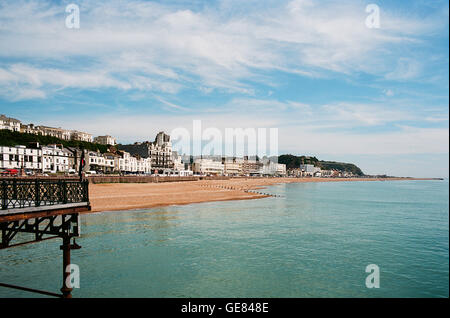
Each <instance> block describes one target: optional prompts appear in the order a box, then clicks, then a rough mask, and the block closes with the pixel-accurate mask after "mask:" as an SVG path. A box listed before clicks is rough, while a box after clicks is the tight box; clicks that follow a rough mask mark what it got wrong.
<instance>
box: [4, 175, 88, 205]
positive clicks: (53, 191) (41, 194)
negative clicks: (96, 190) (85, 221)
mask: <svg viewBox="0 0 450 318" xmlns="http://www.w3.org/2000/svg"><path fill="white" fill-rule="evenodd" d="M0 200H1V209H2V210H7V209H16V208H26V207H39V206H50V205H56V204H67V203H81V202H89V191H88V181H87V180H83V181H79V180H64V179H59V180H46V179H11V178H3V179H0Z"/></svg>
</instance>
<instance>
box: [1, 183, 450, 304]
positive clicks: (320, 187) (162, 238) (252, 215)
mask: <svg viewBox="0 0 450 318" xmlns="http://www.w3.org/2000/svg"><path fill="white" fill-rule="evenodd" d="M448 191H449V185H448V181H396V182H340V183H305V184H282V185H276V186H272V187H269V188H268V189H267V190H266V191H265V192H270V193H276V194H280V195H282V196H283V197H282V198H266V199H260V200H247V201H227V202H214V203H202V204H193V205H188V206H173V207H165V208H156V209H147V210H139V211H132V212H130V211H128V212H107V213H100V214H93V215H84V216H83V217H82V233H83V234H82V238H80V239H78V240H77V243H78V244H80V245H82V246H83V248H82V249H81V250H76V251H73V252H72V262H73V263H75V264H77V265H79V268H80V272H81V273H80V276H81V282H80V283H81V286H80V289H76V290H74V292H73V295H74V297H448V296H449V255H448V250H449V223H448V222H449V214H448V211H449V201H448V198H449V192H448ZM59 245H60V240H50V241H46V242H42V243H38V244H32V245H27V246H23V247H17V248H12V249H7V250H0V282H4V283H13V284H17V285H22V286H27V287H34V288H39V289H44V290H48V291H55V292H57V291H59V288H60V287H61V285H62V277H61V276H62V273H61V272H62V269H61V267H62V256H61V251H60V250H59ZM368 264H377V265H378V266H379V268H380V288H379V289H368V288H366V285H365V279H366V276H367V275H368V274H367V273H366V272H365V268H366V266H367V265H368ZM0 297H36V295H34V294H30V293H26V292H21V291H16V290H11V289H6V288H0Z"/></svg>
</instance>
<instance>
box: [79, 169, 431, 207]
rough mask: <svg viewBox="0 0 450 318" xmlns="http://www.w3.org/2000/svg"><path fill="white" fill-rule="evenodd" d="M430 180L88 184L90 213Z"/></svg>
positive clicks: (280, 180) (345, 179) (267, 180)
mask: <svg viewBox="0 0 450 318" xmlns="http://www.w3.org/2000/svg"><path fill="white" fill-rule="evenodd" d="M411 180H435V179H433V178H231V179H228V180H198V181H181V182H165V183H101V184H90V185H89V197H90V203H91V211H89V212H86V213H95V212H108V211H124V210H136V209H148V208H156V207H163V206H171V205H187V204H193V203H203V202H215V201H230V200H251V199H261V198H266V197H270V195H266V194H263V193H260V192H259V191H256V190H260V189H264V188H265V187H267V186H271V185H275V184H282V183H312V182H352V181H353V182H354V181H360V182H361V181H411Z"/></svg>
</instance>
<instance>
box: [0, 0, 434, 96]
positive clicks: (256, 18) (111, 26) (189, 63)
mask: <svg viewBox="0 0 450 318" xmlns="http://www.w3.org/2000/svg"><path fill="white" fill-rule="evenodd" d="M271 4H272V7H270V8H265V7H264V6H263V5H256V3H255V4H251V3H250V4H249V5H248V7H246V8H247V9H246V10H245V11H246V13H245V15H243V14H234V10H233V9H230V8H228V9H227V10H229V11H226V12H225V13H224V12H222V11H221V9H222V8H227V6H226V5H224V3H223V2H222V3H221V4H220V5H219V7H218V8H215V7H214V6H213V5H211V6H207V8H206V9H203V10H196V11H193V10H188V9H185V8H180V7H178V6H174V5H169V4H167V5H166V4H157V3H152V2H143V1H127V2H123V1H110V2H109V1H108V2H103V1H102V2H100V1H96V2H95V3H94V2H92V1H81V2H80V8H81V28H80V29H78V30H75V29H67V28H65V27H64V23H63V21H64V7H63V6H61V5H56V4H52V3H50V2H42V1H26V2H24V1H17V2H5V3H2V5H0V18H1V19H2V21H3V23H2V24H1V25H0V56H1V57H5V58H22V59H27V60H29V61H33V63H32V64H29V65H28V64H27V65H25V64H23V65H20V66H19V69H14V68H17V67H18V66H17V65H16V66H14V65H6V66H3V70H0V72H2V71H3V72H6V71H8V72H12V77H5V74H3V75H2V74H0V78H3V82H1V83H0V85H4V86H8V85H11V82H13V81H15V79H16V78H17V77H15V76H18V75H19V74H20V75H23V77H24V78H23V79H22V78H21V79H20V81H18V82H17V84H18V86H21V85H25V86H30V87H29V89H38V88H40V90H46V91H47V93H48V92H49V91H51V90H52V88H55V87H56V88H64V87H80V88H94V87H95V88H102V87H115V88H118V89H133V88H135V89H139V90H151V91H160V92H165V93H171V94H176V93H177V92H179V91H180V90H182V89H183V88H190V89H192V88H194V89H200V90H202V91H203V92H211V91H212V90H214V89H219V90H223V91H225V92H236V93H240V94H247V95H253V94H254V93H255V89H254V87H252V85H251V84H249V81H255V82H258V81H265V82H266V83H267V84H271V82H272V81H273V79H271V78H270V77H268V78H264V77H261V74H260V72H261V71H267V70H278V71H283V72H292V73H295V74H302V75H303V76H313V77H317V76H323V75H325V74H326V72H329V71H334V72H341V73H344V74H351V73H353V72H361V71H362V72H368V73H371V74H375V75H382V76H383V75H385V74H387V73H389V74H388V75H386V77H387V78H389V79H396V80H397V79H398V80H405V79H410V78H414V77H415V76H417V75H418V74H419V72H420V64H419V62H417V61H416V60H415V59H414V57H413V56H411V57H404V58H402V59H400V60H399V61H398V65H397V66H396V64H395V63H397V61H396V60H395V58H393V57H392V56H391V57H390V58H389V60H387V58H388V57H389V54H386V53H387V52H389V48H391V47H401V46H403V45H407V44H410V43H413V42H415V41H418V37H420V36H421V35H422V34H423V33H426V32H431V31H433V30H435V29H436V28H438V27H437V25H438V24H439V23H434V24H433V23H431V22H430V21H428V20H427V21H423V20H421V19H419V18H413V17H402V16H398V15H394V14H390V13H386V14H384V13H383V22H382V23H383V26H384V27H383V28H381V29H379V30H373V29H368V28H366V27H365V24H364V21H365V18H366V13H365V11H364V5H363V4H362V3H354V2H349V3H342V2H339V3H336V4H330V3H329V2H327V3H326V4H322V3H317V2H309V1H296V0H294V1H290V2H287V3H284V4H276V5H273V4H274V3H271ZM230 6H231V5H230ZM17 12H20V13H21V14H20V15H17V14H16V13H17ZM394 57H395V56H394ZM42 61H45V62H47V63H48V64H50V65H52V66H51V67H46V66H42V65H40V66H38V65H39V63H40V62H42ZM77 63H82V64H81V65H82V66H81V67H80V66H79V65H78V64H77ZM393 63H394V64H393ZM395 67H396V68H395ZM20 68H21V69H22V70H24V71H27V72H28V71H29V73H27V72H25V73H24V72H20ZM80 68H81V70H80ZM87 68H88V69H87ZM394 68H395V69H394ZM392 69H394V71H391V70H392ZM53 75H55V76H53ZM8 76H9V75H8ZM53 79H54V80H53ZM60 80H61V81H60ZM46 85H49V86H50V87H46ZM1 91H5V89H3V90H0V92H1Z"/></svg>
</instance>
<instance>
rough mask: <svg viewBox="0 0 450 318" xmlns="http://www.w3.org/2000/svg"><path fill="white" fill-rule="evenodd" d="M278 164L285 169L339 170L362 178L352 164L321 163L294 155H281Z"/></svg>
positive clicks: (359, 171) (320, 161)
mask: <svg viewBox="0 0 450 318" xmlns="http://www.w3.org/2000/svg"><path fill="white" fill-rule="evenodd" d="M278 162H279V163H284V164H285V165H286V169H295V168H299V167H300V165H301V164H312V165H314V166H316V167H319V168H321V169H324V170H332V169H333V170H340V171H344V172H351V173H353V174H355V175H359V176H363V175H364V173H363V172H362V171H361V169H360V168H359V167H357V166H356V165H354V164H352V163H345V162H335V161H323V160H319V159H317V158H316V157H307V156H294V155H281V156H279V157H278Z"/></svg>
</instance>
